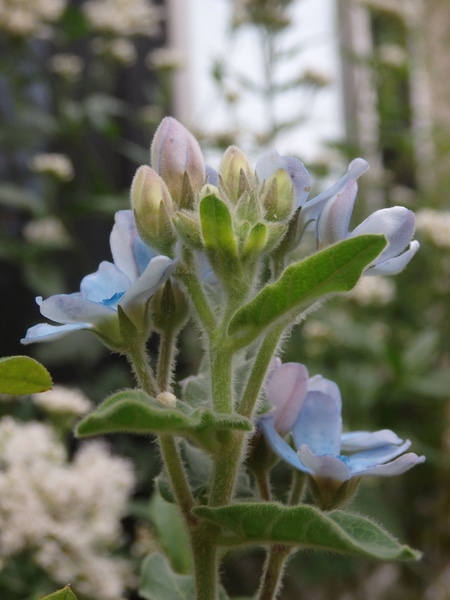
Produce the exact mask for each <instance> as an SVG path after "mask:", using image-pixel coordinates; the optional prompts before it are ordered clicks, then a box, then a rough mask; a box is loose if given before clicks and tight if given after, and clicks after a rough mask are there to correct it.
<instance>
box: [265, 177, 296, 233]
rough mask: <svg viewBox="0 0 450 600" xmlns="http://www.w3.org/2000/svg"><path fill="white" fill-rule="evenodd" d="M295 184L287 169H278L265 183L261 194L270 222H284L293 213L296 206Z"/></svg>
mask: <svg viewBox="0 0 450 600" xmlns="http://www.w3.org/2000/svg"><path fill="white" fill-rule="evenodd" d="M294 196H295V190H294V184H293V183H292V180H291V177H290V175H289V173H288V172H287V171H286V170H285V169H278V170H277V171H275V173H274V174H273V175H272V176H271V177H270V178H269V179H268V180H267V181H265V182H264V186H263V189H262V192H261V200H262V204H263V206H264V208H265V210H266V218H267V219H269V220H270V221H284V220H285V219H288V218H289V217H290V215H291V213H292V208H293V206H294Z"/></svg>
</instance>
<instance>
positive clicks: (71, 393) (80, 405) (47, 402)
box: [32, 385, 93, 416]
mask: <svg viewBox="0 0 450 600" xmlns="http://www.w3.org/2000/svg"><path fill="white" fill-rule="evenodd" d="M32 399H33V402H34V403H35V404H36V405H37V406H39V407H40V408H42V409H43V410H45V411H46V412H49V413H56V414H61V413H63V414H70V415H76V416H82V415H84V414H86V413H87V412H89V411H90V410H92V408H93V406H92V403H91V401H90V400H89V398H87V397H86V396H85V395H84V394H83V393H82V392H81V391H80V390H77V389H70V388H67V387H64V386H62V385H54V386H53V389H51V390H48V391H47V392H41V393H40V394H33V395H32Z"/></svg>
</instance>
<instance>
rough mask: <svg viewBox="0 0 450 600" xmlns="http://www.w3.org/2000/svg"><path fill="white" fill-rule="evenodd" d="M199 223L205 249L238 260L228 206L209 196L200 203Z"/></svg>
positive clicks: (211, 195)
mask: <svg viewBox="0 0 450 600" xmlns="http://www.w3.org/2000/svg"><path fill="white" fill-rule="evenodd" d="M200 222H201V225H202V233H203V242H204V244H205V249H206V250H207V251H208V250H213V251H215V252H223V253H225V254H228V255H230V256H233V257H234V258H236V259H237V258H238V246H237V240H236V236H235V234H234V231H233V222H232V219H231V214H230V210H229V208H228V206H227V205H226V204H225V202H223V201H222V200H220V198H217V196H214V194H210V195H209V196H205V197H204V198H202V200H201V201H200Z"/></svg>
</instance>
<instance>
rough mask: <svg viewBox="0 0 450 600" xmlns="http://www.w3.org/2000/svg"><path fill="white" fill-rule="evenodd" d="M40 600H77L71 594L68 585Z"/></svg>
mask: <svg viewBox="0 0 450 600" xmlns="http://www.w3.org/2000/svg"><path fill="white" fill-rule="evenodd" d="M41 600H77V597H76V596H75V594H74V593H73V592H72V590H71V588H70V585H66V587H64V588H62V589H61V590H58V591H57V592H53V594H49V595H48V596H44V597H43V598H41Z"/></svg>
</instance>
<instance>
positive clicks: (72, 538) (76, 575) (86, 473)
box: [0, 417, 135, 600]
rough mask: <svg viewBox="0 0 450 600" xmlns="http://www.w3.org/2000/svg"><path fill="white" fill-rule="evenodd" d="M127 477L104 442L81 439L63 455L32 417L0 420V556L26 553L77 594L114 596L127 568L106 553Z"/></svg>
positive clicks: (114, 539)
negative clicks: (70, 452)
mask: <svg viewBox="0 0 450 600" xmlns="http://www.w3.org/2000/svg"><path fill="white" fill-rule="evenodd" d="M134 483H135V478H134V474H133V470H132V467H131V465H130V463H129V462H128V461H127V460H125V459H123V458H118V457H113V456H111V455H110V454H109V452H108V450H107V448H106V447H105V445H103V444H101V443H99V442H92V443H89V444H86V445H84V446H82V447H81V448H80V449H79V450H78V452H77V453H76V454H75V457H74V458H73V460H72V461H71V462H68V458H67V454H66V451H65V448H64V446H63V444H62V443H61V442H60V441H59V440H58V438H57V436H56V434H55V432H54V431H53V430H52V429H51V428H50V427H49V426H48V425H45V424H42V423H38V422H30V423H21V422H18V421H15V420H14V419H13V418H11V417H5V418H3V419H2V420H1V421H0V560H1V561H2V562H5V561H6V560H7V559H8V558H10V557H14V556H15V555H18V554H20V553H22V552H27V553H28V554H29V555H31V556H32V559H33V560H34V561H35V563H36V564H37V565H39V566H40V567H41V568H42V569H44V570H45V571H46V572H47V573H48V575H49V576H50V578H51V579H52V580H54V581H56V582H59V583H61V584H62V585H63V584H67V583H68V582H71V583H72V584H73V586H74V588H75V589H76V590H77V592H78V593H79V594H80V595H85V596H87V597H92V598H96V600H117V598H119V597H120V596H121V595H122V592H123V589H124V586H125V581H126V579H127V578H128V577H129V573H130V570H129V567H128V565H127V564H126V563H125V561H123V560H121V559H118V558H115V557H113V556H111V555H110V552H111V551H113V550H114V549H115V548H117V546H118V545H119V544H120V541H121V539H120V538H121V526H120V519H121V518H122V517H123V515H124V513H125V505H126V502H127V499H128V496H129V494H130V492H131V490H132V488H133V486H134Z"/></svg>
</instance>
